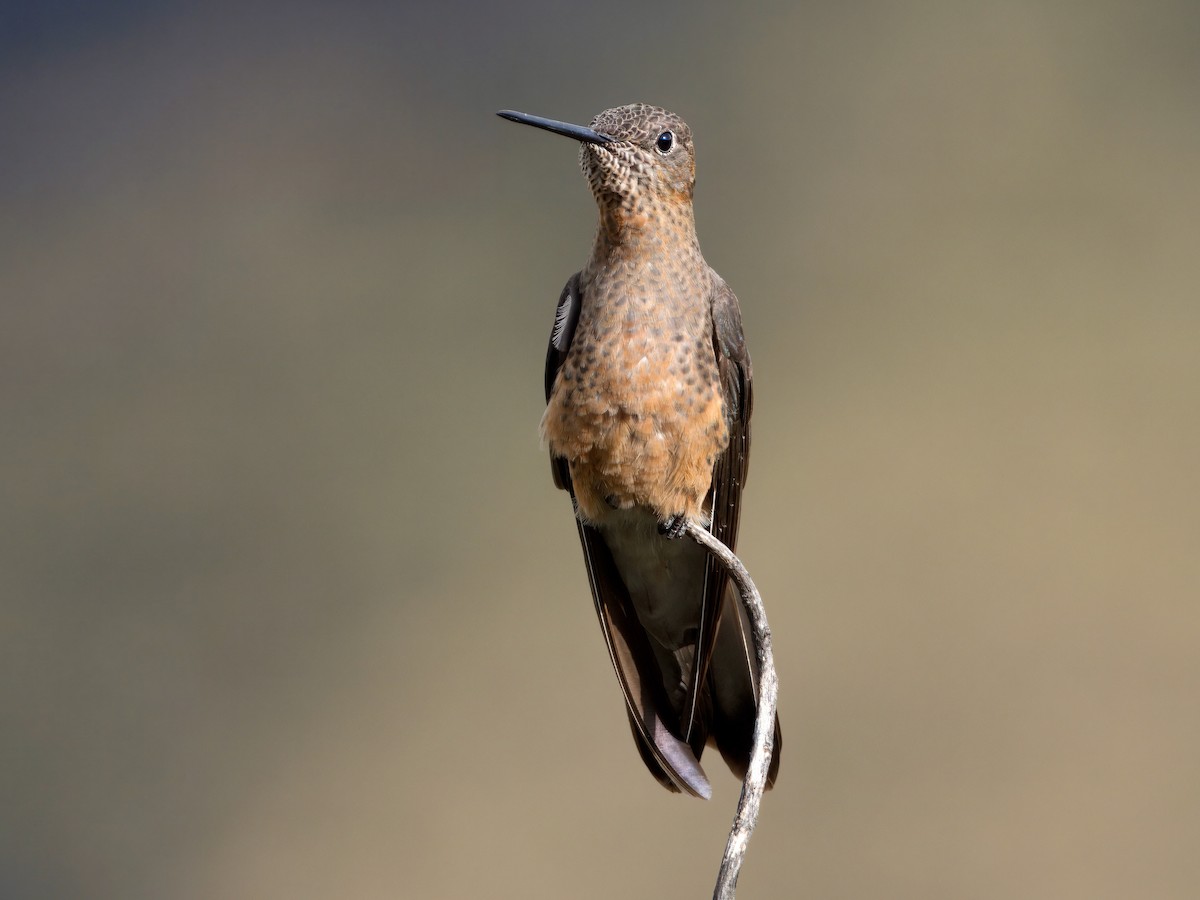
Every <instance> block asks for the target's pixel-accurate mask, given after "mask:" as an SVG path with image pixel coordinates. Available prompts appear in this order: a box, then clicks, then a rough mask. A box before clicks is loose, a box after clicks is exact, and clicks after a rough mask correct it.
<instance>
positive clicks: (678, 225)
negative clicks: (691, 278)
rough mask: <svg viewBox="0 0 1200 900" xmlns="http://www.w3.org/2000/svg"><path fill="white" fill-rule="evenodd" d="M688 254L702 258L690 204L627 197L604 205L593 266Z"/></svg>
mask: <svg viewBox="0 0 1200 900" xmlns="http://www.w3.org/2000/svg"><path fill="white" fill-rule="evenodd" d="M689 256H695V257H696V258H697V259H699V258H700V244H699V241H698V240H697V239H696V220H695V218H694V216H693V215H692V207H691V204H683V203H680V204H671V205H670V206H664V205H660V204H653V203H636V202H632V201H629V200H625V201H622V202H615V203H606V204H602V205H601V207H600V222H599V224H598V226H597V228H596V239H595V242H594V243H593V245H592V257H591V262H592V264H593V265H600V266H606V265H609V264H613V263H623V264H625V265H629V264H634V265H637V264H638V263H639V261H644V262H646V263H651V262H654V261H655V260H657V259H662V258H664V257H670V258H676V259H678V258H686V257H689Z"/></svg>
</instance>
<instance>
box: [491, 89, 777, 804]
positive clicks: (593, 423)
mask: <svg viewBox="0 0 1200 900" xmlns="http://www.w3.org/2000/svg"><path fill="white" fill-rule="evenodd" d="M499 115H501V116H503V117H504V118H506V119H510V120H511V121H513V122H519V123H521V124H525V125H533V126H535V127H537V128H542V129H545V130H547V131H551V132H554V133H556V134H560V135H564V136H566V137H569V138H572V139H574V140H577V141H579V142H580V151H579V162H580V166H581V167H582V169H583V174H584V175H585V176H586V178H587V181H588V186H589V187H590V188H591V191H592V196H593V197H594V198H595V200H596V204H597V206H598V207H599V209H600V222H599V226H598V227H597V229H596V238H595V242H594V243H593V245H592V252H591V255H590V256H589V257H588V259H587V261H586V262H585V263H584V265H583V268H582V269H581V270H580V271H578V272H576V273H575V274H574V275H572V276H571V277H570V278H569V279H567V283H566V286H565V287H564V288H563V290H562V294H561V295H560V296H559V300H558V306H557V308H556V310H555V313H554V324H553V328H552V329H551V333H550V346H549V349H548V351H547V354H546V404H547V405H546V412H545V415H544V416H543V418H542V424H541V428H542V434H543V436H544V438H545V441H546V443H547V445H548V447H549V450H550V457H551V469H552V472H553V476H554V483H555V484H556V485H557V486H558V487H560V488H562V489H563V490H565V491H567V492H568V493H569V494H570V496H571V500H572V505H573V507H574V511H575V524H576V526H577V527H578V530H579V540H580V543H581V544H582V545H583V556H584V561H585V563H586V565H587V573H588V580H589V582H590V584H591V589H592V597H593V599H594V601H595V605H596V613H597V614H598V615H599V617H600V625H601V627H602V629H603V631H604V638H605V642H606V643H607V646H608V652H609V656H610V657H611V659H612V664H613V668H614V669H615V670H616V673H617V679H618V681H620V683H621V691H622V693H623V694H624V697H625V707H626V711H627V713H628V715H629V723H630V726H631V728H632V730H633V737H634V741H635V742H636V744H637V748H638V751H639V753H640V754H641V757H642V760H643V761H644V762H645V764H646V766H647V767H648V768H649V770H650V772H651V773H652V774H653V775H654V777H655V778H657V779H658V781H659V782H660V783H661V784H662V785H663V786H664V787H666V788H667V789H669V790H672V791H683V792H686V793H689V794H692V795H694V796H698V797H706V798H707V797H709V796H710V795H711V793H712V788H711V786H710V785H709V782H708V779H707V777H706V776H705V774H704V770H703V769H702V768H701V767H700V756H701V754H702V753H703V751H704V747H705V745H706V744H708V743H713V744H715V745H716V747H717V749H718V750H719V751H720V753H721V755H722V757H724V759H725V762H726V763H727V764H728V765H729V767H730V768H731V769H732V770H733V771H734V773H735V774H737V775H738V776H739V777H742V776H744V775H745V772H746V766H747V763H748V761H749V756H750V747H751V742H752V737H753V730H754V718H755V711H756V707H757V687H756V686H757V684H758V667H757V663H756V661H755V655H754V649H753V644H752V641H751V637H750V627H749V623H748V620H747V617H746V613H745V611H744V610H743V609H742V606H741V603H740V602H739V600H738V598H737V596H736V593H735V591H734V590H733V587H732V585H730V583H729V579H728V577H727V575H726V574H725V573H724V571H723V570H722V569H721V568H720V566H719V565H717V564H716V563H715V562H714V561H713V560H711V559H710V558H709V557H708V555H707V552H706V551H705V550H704V549H703V548H702V547H701V546H699V545H698V544H696V543H694V542H693V541H690V540H680V538H681V537H682V536H683V535H684V533H685V531H686V529H687V526H688V523H689V522H695V523H698V524H700V525H701V526H703V527H706V528H708V529H709V530H710V531H711V532H712V533H713V534H714V535H716V537H718V538H719V539H720V540H722V541H723V542H724V543H725V544H726V545H728V546H729V547H730V548H734V547H735V545H736V543H737V533H738V520H739V517H740V513H741V501H742V487H743V485H744V484H745V481H746V469H747V464H748V460H749V455H750V412H751V408H752V404H753V391H752V380H751V367H750V356H749V354H748V353H747V351H746V342H745V339H744V337H743V336H742V316H741V310H740V308H739V306H738V301H737V298H736V297H735V296H734V294H733V291H732V290H730V289H729V286H728V285H727V284H726V283H725V281H724V280H723V279H722V278H721V276H720V275H718V274H717V273H716V272H714V271H713V270H712V268H711V267H710V266H709V265H708V263H707V262H705V260H704V257H703V256H702V255H701V253H700V245H699V243H698V241H697V239H696V224H695V219H694V217H693V214H692V194H693V190H694V187H695V183H696V165H695V151H694V148H693V144H692V133H691V130H690V129H689V128H688V126H687V124H686V123H684V121H683V120H682V119H680V118H679V117H678V116H676V115H674V114H673V113H669V112H667V111H666V110H664V109H661V108H659V107H657V106H648V105H646V104H641V103H635V104H632V105H629V106H620V107H617V108H615V109H609V110H605V111H604V112H602V113H600V114H599V115H598V116H596V117H595V118H594V119H593V120H592V123H591V125H590V127H583V126H579V125H569V124H567V123H565V122H558V121H555V120H553V119H544V118H542V117H540V116H531V115H527V114H525V113H519V112H513V111H511V110H504V111H502V112H500V113H499ZM780 746H781V742H780V736H779V722H778V719H776V722H775V739H774V748H775V752H774V758H773V760H772V762H771V768H770V773H769V776H768V784H772V783H773V782H774V780H775V776H776V773H777V772H778V770H779V751H780Z"/></svg>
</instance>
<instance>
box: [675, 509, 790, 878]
mask: <svg viewBox="0 0 1200 900" xmlns="http://www.w3.org/2000/svg"><path fill="white" fill-rule="evenodd" d="M687 532H688V534H689V535H690V536H691V538H692V540H694V541H696V543H698V544H700V545H701V546H703V547H704V548H705V549H706V550H708V552H709V553H710V554H712V556H713V557H714V558H715V559H716V560H717V561H718V562H720V564H721V565H722V566H723V567H724V568H725V570H726V571H727V572H729V576H730V577H731V578H732V579H733V581H734V583H735V584H736V585H737V587H738V593H740V594H741V595H742V604H743V606H745V608H746V613H747V615H748V616H749V617H750V630H751V632H752V633H753V635H754V653H755V656H757V658H758V671H759V687H758V717H757V718H756V719H755V720H754V746H753V749H752V750H751V752H750V765H749V766H748V767H747V769H746V779H745V781H743V782H742V796H741V797H740V798H739V799H738V806H737V813H736V814H735V815H734V817H733V825H731V826H730V828H729V840H728V841H727V842H726V844H725V855H724V856H723V857H721V870H720V872H719V873H718V874H717V886H716V888H715V889H714V890H713V900H734V891H735V890H736V889H737V879H738V872H740V871H741V868H742V860H743V859H744V858H745V856H746V846H747V845H748V844H749V843H750V835H751V833H752V832H753V831H754V826H755V824H757V822H758V809H759V806H760V805H761V803H762V796H763V791H765V790H766V788H767V770H768V769H769V768H770V767H771V752H772V749H773V748H772V745H773V744H774V741H775V705H776V703H777V701H778V698H779V677H778V676H777V675H776V674H775V658H774V656H773V655H772V653H771V629H770V626H768V625H767V611H766V609H765V608H764V607H763V602H762V597H761V596H759V593H758V588H756V587H755V586H754V582H753V581H752V580H751V578H750V573H749V572H747V571H746V567H745V566H743V565H742V561H741V560H740V559H738V558H737V557H736V556H735V555H734V553H733V551H732V550H730V549H729V548H728V547H726V546H725V545H724V544H723V543H721V541H719V540H718V539H717V538H715V537H713V535H712V534H711V533H709V532H708V531H706V530H705V529H704V528H703V527H702V526H700V525H697V524H696V523H695V522H689V523H688V528H687Z"/></svg>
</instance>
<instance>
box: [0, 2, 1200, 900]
mask: <svg viewBox="0 0 1200 900" xmlns="http://www.w3.org/2000/svg"><path fill="white" fill-rule="evenodd" d="M241 5H242V4H234V3H219V4H216V5H209V6H207V7H206V11H205V12H203V13H195V12H189V11H187V10H186V8H185V6H184V4H178V5H175V4H150V3H117V4H105V5H100V4H90V3H81V2H80V3H73V2H56V3H40V4H32V3H30V4H16V5H11V4H10V5H9V7H8V11H7V12H5V13H4V14H3V15H2V16H0V44H2V45H0V50H2V53H0V114H2V119H3V121H2V123H0V370H2V377H0V401H2V404H3V406H2V410H0V412H2V420H0V421H2V429H3V431H2V433H0V473H2V476H0V477H2V482H0V486H2V496H0V592H2V603H0V641H2V646H0V704H2V705H0V720H2V727H0V896H2V897H4V898H6V900H7V898H14V900H25V898H122V900H125V898H181V900H192V898H205V900H207V898H327V897H353V898H394V897H399V898H410V897H411V898H466V897H511V898H517V897H579V898H601V897H604V898H608V897H623V898H624V897H629V898H641V897H645V898H665V897H705V896H707V895H708V892H709V891H710V889H711V884H712V881H713V876H714V873H715V862H716V860H717V858H718V855H719V853H720V850H721V847H722V845H723V841H724V836H725V830H726V827H727V825H728V821H729V818H730V815H731V812H732V808H733V805H734V801H735V797H736V789H737V786H736V784H735V783H734V781H733V779H732V778H731V777H730V776H728V774H727V773H725V772H724V770H723V768H722V767H721V766H720V765H719V764H717V763H716V762H715V761H714V762H711V763H710V765H709V770H710V774H712V775H713V776H714V781H715V786H716V790H715V796H714V799H713V800H712V802H710V803H707V804H705V803H702V802H698V801H694V800H687V799H683V798H680V797H675V796H670V795H668V794H666V793H665V792H663V791H661V790H660V789H659V788H658V787H657V786H656V785H655V784H654V783H653V781H652V780H651V779H650V778H649V776H648V775H647V774H646V773H645V772H644V771H643V769H642V765H641V762H640V761H639V759H638V757H637V754H636V753H635V752H634V749H633V746H632V743H631V741H630V739H629V735H628V733H627V728H626V725H625V721H624V713H623V712H622V710H621V706H620V700H619V695H618V692H617V689H616V685H615V682H614V679H613V677H612V674H611V672H610V670H609V664H608V661H607V659H606V656H605V653H604V650H603V645H602V641H601V638H600V634H599V631H598V628H597V626H596V623H595V621H594V614H593V612H592V609H591V601H590V599H589V597H588V594H587V588H586V584H585V578H584V572H583V569H582V565H581V562H580V559H579V550H578V547H577V545H576V538H575V534H574V529H573V528H572V526H571V523H570V518H569V516H570V514H569V510H568V507H567V501H566V499H565V497H563V496H562V495H561V494H559V493H557V492H555V491H554V490H553V488H552V487H551V484H550V480H549V471H548V466H547V463H546V460H545V457H544V455H543V453H542V451H541V450H540V448H539V446H538V440H537V434H536V427H537V421H538V417H539V415H540V411H541V390H542V387H541V380H542V369H541V367H542V359H543V353H544V348H545V341H546V337H547V334H548V330H549V326H550V319H551V311H552V307H553V304H554V301H555V299H556V297H557V295H558V291H559V288H560V287H561V285H562V282H563V281H564V280H565V278H566V276H567V275H568V274H570V273H571V272H572V271H574V269H575V268H577V267H578V266H579V264H580V263H581V262H582V260H583V257H584V255H585V253H586V251H587V248H588V244H589V241H590V238H591V233H592V228H593V217H594V210H593V207H592V203H591V200H590V198H589V197H588V195H587V192H586V188H585V186H584V184H583V181H582V179H581V178H580V176H579V174H578V172H577V170H576V163H575V154H576V149H575V147H574V146H573V145H572V144H571V143H570V142H568V141H565V140H561V139H557V138H554V137H552V136H550V135H547V134H541V133H538V132H535V131H533V130H530V129H520V128H517V127H515V126H513V125H511V124H509V123H506V122H503V121H501V120H499V119H497V118H495V116H494V115H493V112H494V111H495V110H496V109H498V108H501V107H515V108H518V109H524V110H527V111H530V112H537V113H542V114H545V115H550V116H555V117H559V118H565V119H573V120H576V121H586V120H588V119H589V118H590V117H591V115H592V114H593V113H595V112H596V111H598V110H600V109H602V108H604V107H606V106H611V105H616V104H618V103H624V102H629V101H633V100H646V101H651V102H656V103H659V104H662V105H665V106H667V107H669V108H672V109H674V110H676V111H677V112H679V113H681V114H682V115H683V116H684V117H685V118H687V120H688V121H689V122H690V123H691V125H692V127H693V129H694V131H695V133H696V135H697V142H698V147H699V173H700V177H699V188H698V193H697V218H698V222H699V229H700V234H701V239H702V243H703V246H704V248H705V250H706V252H707V254H708V258H709V260H710V261H711V262H712V263H713V264H714V265H715V266H716V268H717V269H718V270H719V271H720V272H721V273H722V274H723V275H724V276H725V277H726V278H727V279H728V280H729V282H730V283H731V284H732V285H733V286H734V288H735V289H736V291H737V292H738V294H739V296H740V297H741V299H742V303H743V308H744V310H745V323H746V330H747V333H748V336H749V341H750V347H751V350H752V352H753V355H754V364H755V372H756V375H757V388H756V389H757V399H758V406H757V410H756V419H755V431H754V434H755V447H754V464H753V467H752V473H751V479H750V483H749V488H748V495H747V506H746V510H745V515H744V519H743V522H744V526H743V542H742V549H743V551H744V556H745V559H746V561H747V562H748V564H749V565H750V567H751V570H752V571H753V572H754V573H755V575H756V577H757V579H758V582H759V584H760V586H761V587H762V589H763V591H764V593H765V595H766V598H767V602H768V605H769V610H770V614H771V619H772V624H773V626H774V629H775V634H776V644H775V646H776V653H777V655H778V659H779V666H780V670H781V671H780V673H781V678H782V686H783V687H782V690H783V693H782V716H783V723H784V732H785V736H786V758H785V760H784V768H783V774H782V777H781V781H780V785H779V787H778V789H777V790H776V791H775V792H774V793H773V794H772V795H770V796H769V798H768V800H767V803H766V805H765V812H764V815H763V819H762V823H761V827H760V830H759V834H758V835H757V836H756V838H755V840H754V842H753V844H752V845H751V851H750V855H749V858H748V861H747V867H746V870H745V873H744V876H743V879H742V884H741V889H742V893H743V894H744V896H745V897H746V898H793V897H813V898H842V897H844V898H870V897H878V898H896V897H911V898H922V900H927V898H1022V900H1024V898H1047V900H1058V898H1088V900H1099V898H1135V897H1136V898H1193V897H1196V896H1197V894H1198V892H1200V775H1198V771H1200V703H1198V700H1197V693H1198V689H1200V613H1198V612H1197V601H1198V599H1200V558H1198V557H1200V554H1198V552H1197V550H1198V540H1200V474H1198V473H1200V467H1198V456H1200V361H1198V351H1200V302H1198V301H1200V297H1198V287H1197V286H1198V284H1200V6H1197V5H1196V4H1195V3H1193V2H1174V3H1172V2H1168V0H1160V2H1149V3H1134V2H1129V3H1105V2H1099V3H1097V2H1090V0H1089V2H1082V0H1080V2H1075V3H1063V4H1043V3H1036V2H1028V3H1001V4H996V3H987V4H984V3H979V4H970V3H968V4H962V3H951V2H945V3H909V4H892V3H882V2H880V3H865V4H862V3H859V4H842V3H832V2H831V3H818V4H807V5H799V6H793V5H791V4H779V5H775V6H763V7H758V8H753V9H752V8H747V7H744V6H743V7H741V8H740V9H739V10H737V11H734V10H732V9H727V8H726V7H727V5H726V4H718V3H715V2H714V3H707V4H701V5H696V4H693V3H686V4H685V3H680V4H677V5H674V6H665V7H655V8H653V9H649V8H646V4H644V3H642V2H641V0H606V2H604V3H603V4H599V3H596V4H591V5H589V6H588V7H587V8H586V9H582V8H581V9H579V10H571V9H570V8H568V7H566V6H564V5H560V4H554V3H538V2H524V3H518V4H491V3H484V2H474V3H472V2H460V3H453V2H451V3H439V4H432V3H430V4H427V5H422V6H418V5H415V4H403V3H399V4H396V3H382V2H381V3H377V4H361V3H359V4H338V5H336V6H335V5H330V6H328V7H322V6H318V5H314V4H307V3H305V4H300V5H299V6H296V5H294V4H282V3H280V4H277V5H273V6H268V7H262V6H259V10H260V11H259V12H256V13H249V12H245V11H242V10H241V9H240V7H241ZM1050 7H1053V9H1050Z"/></svg>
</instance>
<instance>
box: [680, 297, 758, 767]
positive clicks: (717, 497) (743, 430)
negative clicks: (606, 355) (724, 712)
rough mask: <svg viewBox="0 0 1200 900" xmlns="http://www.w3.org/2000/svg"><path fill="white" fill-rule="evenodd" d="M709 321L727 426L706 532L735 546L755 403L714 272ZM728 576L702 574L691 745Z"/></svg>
mask: <svg viewBox="0 0 1200 900" xmlns="http://www.w3.org/2000/svg"><path fill="white" fill-rule="evenodd" d="M714 278H715V280H716V286H715V288H714V291H713V298H712V309H711V321H712V348H713V355H714V356H715V357H716V361H717V372H718V376H719V378H720V382H721V400H722V403H723V406H724V412H725V422H726V424H727V426H728V428H729V445H728V446H727V447H726V449H725V452H724V453H722V454H721V456H720V457H719V458H718V459H717V462H716V464H715V465H714V466H713V480H712V488H711V492H710V495H709V499H710V502H711V510H712V524H711V525H710V527H709V530H710V531H711V532H712V533H713V534H714V535H715V536H716V537H717V538H719V539H720V540H721V541H722V542H723V543H724V544H725V545H726V546H727V547H729V548H730V549H731V550H733V549H735V548H736V546H737V533H738V522H739V519H740V516H741V506H742V485H743V484H745V481H746V471H747V468H748V466H749V463H750V413H751V411H752V407H753V396H754V395H753V389H752V381H751V367H750V354H749V353H748V352H747V350H746V340H745V338H744V336H743V335H742V312H741V309H740V307H739V306H738V301H737V297H735V296H734V294H733V291H731V290H730V289H729V286H728V285H727V284H726V283H725V282H724V281H723V280H721V278H720V277H719V276H716V275H714ZM728 581H729V576H728V575H727V574H726V573H725V570H724V569H722V568H721V567H720V566H719V565H717V563H716V562H715V561H714V560H713V559H712V558H711V557H708V558H707V562H706V568H705V572H704V605H703V607H702V611H701V614H700V627H699V630H698V632H697V636H696V655H695V664H694V666H693V669H692V673H691V679H690V682H689V685H688V694H687V697H686V698H685V701H684V707H683V709H684V714H683V718H684V720H685V724H686V725H687V730H686V732H684V738H685V739H686V740H687V741H689V743H692V745H693V746H695V743H696V740H697V739H698V740H699V741H700V743H703V741H704V739H705V738H706V737H707V735H708V731H709V727H710V723H709V721H708V717H709V714H710V712H711V710H710V708H709V705H708V704H706V703H705V698H704V685H705V679H706V678H707V676H708V668H709V665H710V661H711V659H712V654H713V648H714V646H715V643H716V637H717V623H718V621H719V620H720V619H721V615H722V610H723V609H724V608H725V592H726V586H727V584H728Z"/></svg>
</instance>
